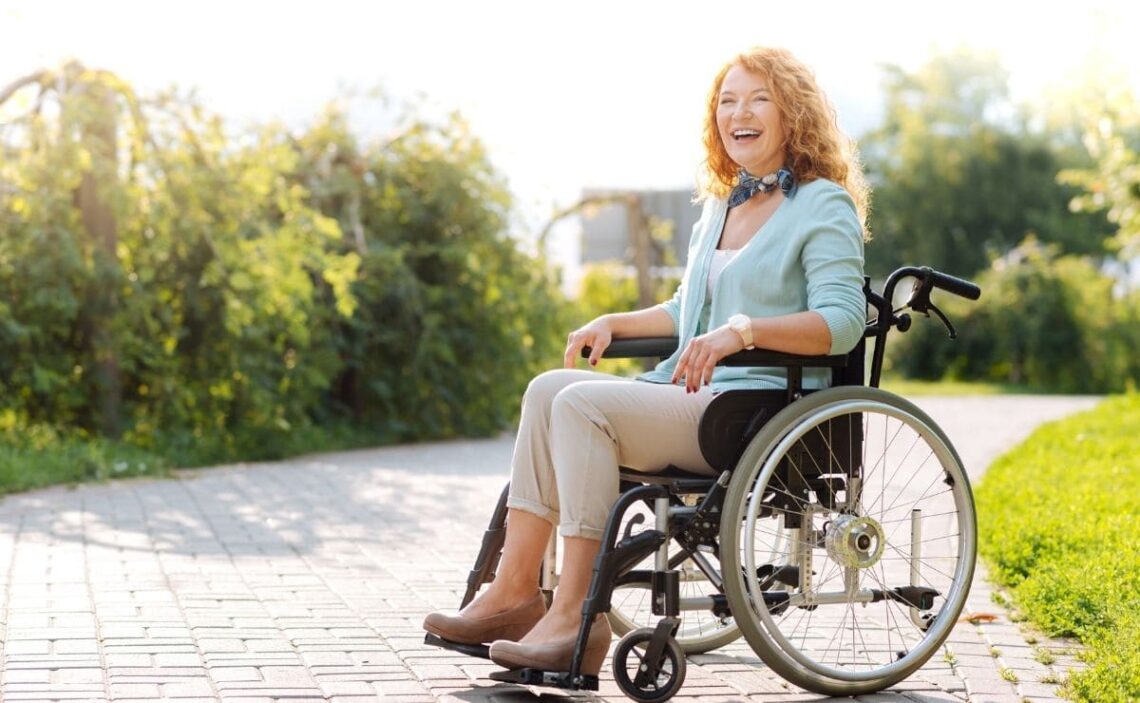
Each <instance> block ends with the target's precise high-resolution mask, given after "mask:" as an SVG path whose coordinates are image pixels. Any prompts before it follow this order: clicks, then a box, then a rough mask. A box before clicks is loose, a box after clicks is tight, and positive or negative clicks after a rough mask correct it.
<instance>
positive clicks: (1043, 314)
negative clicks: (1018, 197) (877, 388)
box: [888, 241, 1140, 393]
mask: <svg viewBox="0 0 1140 703" xmlns="http://www.w3.org/2000/svg"><path fill="white" fill-rule="evenodd" d="M977 281H978V283H979V285H980V286H981V288H982V297H981V299H980V300H978V301H977V302H969V301H963V300H961V299H958V298H954V297H953V296H950V295H948V294H941V295H940V296H936V297H937V300H938V304H939V305H940V306H941V307H942V308H943V309H944V310H945V311H946V313H947V314H948V316H949V317H950V319H951V320H952V321H953V322H954V323H955V326H956V327H957V329H958V333H959V337H958V339H957V340H956V341H954V342H952V343H951V342H949V340H947V339H946V337H945V334H946V333H945V331H944V330H943V328H942V326H941V325H939V324H937V323H934V322H931V323H928V324H915V325H914V327H913V328H912V330H911V331H910V332H908V333H907V334H905V335H899V336H898V337H896V338H895V339H894V340H893V341H892V344H891V347H890V349H889V350H888V353H889V360H888V361H889V365H890V368H891V370H892V371H893V372H894V373H897V374H901V375H903V376H907V377H913V378H920V379H931V380H932V379H937V378H942V377H946V378H952V379H961V380H969V381H986V382H993V383H1001V384H1011V385H1014V386H1021V387H1028V388H1033V389H1036V390H1039V391H1052V392H1065V393H1073V392H1079V393H1098V392H1108V391H1119V390H1123V389H1124V388H1126V387H1128V385H1129V384H1130V383H1135V382H1136V381H1137V380H1140V362H1138V361H1137V357H1136V355H1135V353H1134V350H1135V349H1136V348H1137V345H1140V298H1138V297H1137V295H1136V294H1135V293H1132V294H1131V295H1129V296H1121V295H1118V294H1117V292H1116V290H1115V286H1116V282H1115V280H1114V279H1113V278H1111V277H1110V276H1108V275H1106V274H1104V273H1101V272H1100V271H1099V270H1098V269H1097V268H1096V267H1095V266H1093V264H1092V263H1091V262H1090V261H1089V260H1088V259H1085V258H1081V257H1074V256H1058V255H1057V253H1056V250H1055V249H1054V248H1049V247H1042V246H1040V245H1039V244H1037V243H1036V242H1033V241H1027V242H1025V243H1023V244H1022V245H1021V246H1020V247H1018V248H1017V249H1015V250H1014V251H1012V252H1011V253H1010V254H1009V255H1007V256H1006V257H1004V258H1002V259H999V260H998V261H997V262H995V264H994V265H993V266H992V267H991V268H990V269H989V270H988V271H986V272H984V273H982V274H981V275H980V276H979V277H978V279H977ZM921 322H926V321H921Z"/></svg>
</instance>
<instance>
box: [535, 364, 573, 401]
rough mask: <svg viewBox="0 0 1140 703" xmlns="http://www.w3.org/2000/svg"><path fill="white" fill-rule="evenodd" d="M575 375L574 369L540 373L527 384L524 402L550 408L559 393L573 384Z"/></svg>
mask: <svg viewBox="0 0 1140 703" xmlns="http://www.w3.org/2000/svg"><path fill="white" fill-rule="evenodd" d="M573 375H574V371H573V370H572V369H553V370H551V371H544V372H542V373H540V374H539V375H537V376H535V377H534V378H532V379H531V380H530V383H529V384H527V387H526V393H524V394H523V402H524V403H525V402H534V403H541V404H543V405H546V406H549V405H550V404H551V402H553V400H554V396H556V395H558V392H559V391H561V390H562V389H563V388H565V387H566V386H567V385H569V384H571V383H573V378H572V377H573Z"/></svg>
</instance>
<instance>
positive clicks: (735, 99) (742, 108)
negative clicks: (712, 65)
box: [716, 66, 786, 176]
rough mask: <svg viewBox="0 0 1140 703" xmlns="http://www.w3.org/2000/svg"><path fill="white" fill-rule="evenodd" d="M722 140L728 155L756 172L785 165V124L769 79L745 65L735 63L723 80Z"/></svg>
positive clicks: (719, 124) (719, 123)
mask: <svg viewBox="0 0 1140 703" xmlns="http://www.w3.org/2000/svg"><path fill="white" fill-rule="evenodd" d="M716 124H717V128H718V130H719V131H720V140H721V143H722V144H724V148H725V150H726V151H727V152H728V156H729V158H731V159H732V160H733V161H735V162H736V163H737V164H739V165H740V166H742V167H744V168H745V169H747V170H748V172H749V173H751V174H752V175H754V176H763V175H765V174H768V173H771V172H773V171H775V170H776V169H778V168H780V167H781V166H783V165H784V142H785V139H786V137H785V134H784V125H783V121H782V120H781V119H780V110H779V109H778V108H777V107H776V104H775V103H774V102H772V94H771V92H769V90H768V83H767V81H765V80H764V78H763V77H761V76H760V75H759V74H756V73H752V72H751V71H749V70H748V69H746V68H744V67H743V66H733V67H732V68H730V69H729V70H728V73H727V74H725V76H724V81H722V82H721V84H720V96H719V98H718V103H717V110H716Z"/></svg>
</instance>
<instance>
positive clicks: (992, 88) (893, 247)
mask: <svg viewBox="0 0 1140 703" xmlns="http://www.w3.org/2000/svg"><path fill="white" fill-rule="evenodd" d="M1006 83H1007V77H1006V73H1005V71H1004V70H1003V69H1002V68H1001V66H1000V65H999V64H998V63H997V61H996V59H995V58H994V57H993V56H991V55H985V54H975V53H970V52H967V51H958V52H955V53H952V54H948V55H943V56H936V57H934V58H933V59H931V60H930V61H929V62H928V63H927V64H925V65H924V66H923V67H921V68H920V69H919V70H918V71H917V72H915V73H913V74H909V73H906V72H905V71H903V70H902V69H900V68H898V67H896V66H888V67H887V68H886V93H887V109H886V117H885V119H884V124H883V126H882V127H881V128H879V129H877V130H875V131H873V132H871V133H870V134H868V135H865V137H864V138H863V139H862V140H861V146H862V151H863V153H864V158H865V160H866V165H867V170H868V174H869V176H870V178H871V181H872V184H873V186H874V189H875V196H874V204H873V212H872V216H871V217H872V221H871V230H872V232H874V236H875V239H874V241H873V242H872V243H871V245H870V246H869V247H868V249H867V262H868V270H869V272H871V273H872V274H873V275H885V274H886V273H887V272H889V271H890V270H892V269H894V268H896V267H897V266H900V265H903V264H923V265H929V266H934V267H936V268H940V269H943V270H947V271H950V272H953V273H956V274H959V275H963V276H969V275H972V274H973V273H975V272H977V271H980V270H982V269H984V268H985V267H986V266H987V265H988V264H989V262H990V261H991V260H993V259H995V258H998V257H1000V256H1002V255H1004V254H1005V253H1006V252H1007V251H1009V250H1010V249H1011V248H1013V247H1014V246H1016V245H1017V244H1018V243H1019V242H1020V241H1021V240H1022V239H1024V238H1025V237H1026V236H1027V235H1030V234H1032V235H1033V236H1035V237H1036V238H1037V239H1038V240H1040V241H1042V242H1046V243H1051V242H1056V243H1058V244H1060V245H1061V246H1062V248H1063V249H1064V251H1066V252H1068V253H1075V254H1103V253H1104V252H1105V249H1104V240H1105V238H1106V237H1107V236H1108V235H1109V234H1110V229H1109V227H1108V226H1107V223H1106V222H1105V221H1104V218H1103V216H1101V215H1099V214H1095V213H1093V214H1086V213H1073V212H1071V211H1070V209H1069V208H1068V203H1069V201H1070V200H1071V199H1072V197H1073V196H1074V195H1075V194H1076V191H1075V189H1074V188H1073V187H1072V186H1070V185H1067V184H1061V183H1058V182H1057V180H1056V174H1057V172H1058V171H1060V170H1061V169H1062V168H1063V167H1065V166H1067V165H1071V164H1067V163H1064V162H1062V160H1061V158H1062V155H1063V152H1062V151H1061V150H1059V149H1058V148H1057V146H1056V144H1055V142H1054V140H1053V139H1051V137H1050V135H1048V134H1036V133H1033V132H1031V131H1029V129H1028V127H1027V121H1026V119H1025V118H1024V116H1023V115H1021V114H1020V113H1019V111H1018V110H1017V109H1016V108H1015V106H1013V105H1012V104H1011V102H1010V101H1009V97H1008V90H1007V87H1006Z"/></svg>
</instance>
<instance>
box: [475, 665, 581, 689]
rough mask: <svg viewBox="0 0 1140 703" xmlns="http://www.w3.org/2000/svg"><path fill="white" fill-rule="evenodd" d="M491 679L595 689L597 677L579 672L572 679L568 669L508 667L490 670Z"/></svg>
mask: <svg viewBox="0 0 1140 703" xmlns="http://www.w3.org/2000/svg"><path fill="white" fill-rule="evenodd" d="M491 679H492V680H494V681H503V682H506V683H517V684H522V685H524V686H553V687H555V688H566V689H570V690H572V691H597V690H598V677H597V676H589V675H586V674H579V675H578V676H577V677H575V678H574V680H571V679H570V672H568V671H543V670H542V669H530V668H527V669H510V670H507V671H492V672H491Z"/></svg>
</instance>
